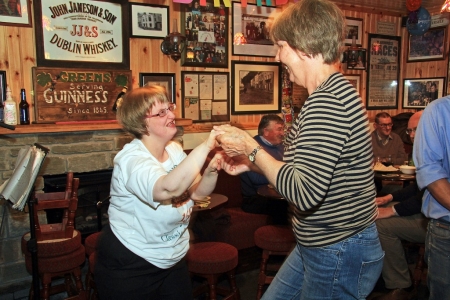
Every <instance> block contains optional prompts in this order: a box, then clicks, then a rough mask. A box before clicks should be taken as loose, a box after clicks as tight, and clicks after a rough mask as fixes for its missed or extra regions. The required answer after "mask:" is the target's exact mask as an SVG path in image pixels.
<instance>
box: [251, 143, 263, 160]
mask: <svg viewBox="0 0 450 300" xmlns="http://www.w3.org/2000/svg"><path fill="white" fill-rule="evenodd" d="M261 149H262V147H261V146H258V147H256V148H255V149H253V151H252V152H251V153H250V154H249V155H248V159H249V160H250V161H251V162H252V163H255V159H256V152H258V151H259V150H261Z"/></svg>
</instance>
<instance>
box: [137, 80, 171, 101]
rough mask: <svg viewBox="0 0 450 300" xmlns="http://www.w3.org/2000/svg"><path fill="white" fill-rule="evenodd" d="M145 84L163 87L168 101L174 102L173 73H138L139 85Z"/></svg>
mask: <svg viewBox="0 0 450 300" xmlns="http://www.w3.org/2000/svg"><path fill="white" fill-rule="evenodd" d="M147 84H151V85H160V86H163V87H165V88H166V91H167V96H168V97H169V101H170V102H172V103H176V96H175V91H176V90H175V73H139V86H140V87H143V86H145V85H147Z"/></svg>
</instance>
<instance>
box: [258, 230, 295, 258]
mask: <svg viewBox="0 0 450 300" xmlns="http://www.w3.org/2000/svg"><path fill="white" fill-rule="evenodd" d="M255 244H256V246H258V247H260V248H262V249H265V250H269V251H277V252H289V251H291V250H292V246H293V245H294V244H295V237H294V233H293V232H292V228H291V226H277V225H267V226H263V227H260V228H258V229H257V230H256V231H255Z"/></svg>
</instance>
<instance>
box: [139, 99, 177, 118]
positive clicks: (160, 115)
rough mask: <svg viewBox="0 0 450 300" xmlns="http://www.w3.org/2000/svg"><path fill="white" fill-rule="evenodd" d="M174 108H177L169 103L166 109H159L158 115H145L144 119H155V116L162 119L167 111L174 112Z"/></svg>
mask: <svg viewBox="0 0 450 300" xmlns="http://www.w3.org/2000/svg"><path fill="white" fill-rule="evenodd" d="M175 108H177V106H176V105H175V103H171V104H169V107H168V108H163V109H161V110H160V111H159V113H157V114H154V115H146V116H145V118H146V119H147V118H153V117H156V116H159V117H161V118H162V117H165V116H167V114H168V112H169V110H170V111H174V110H175Z"/></svg>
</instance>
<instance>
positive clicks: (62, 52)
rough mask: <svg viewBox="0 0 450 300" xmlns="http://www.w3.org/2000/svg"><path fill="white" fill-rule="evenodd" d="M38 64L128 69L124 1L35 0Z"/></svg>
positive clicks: (127, 39)
mask: <svg viewBox="0 0 450 300" xmlns="http://www.w3.org/2000/svg"><path fill="white" fill-rule="evenodd" d="M34 16H35V19H36V26H35V32H36V54H37V65H38V66H39V67H61V66H64V67H66V68H80V67H81V68H91V69H92V68H101V69H129V68H130V54H129V53H130V41H129V35H128V32H129V30H128V29H127V28H128V26H129V22H128V16H129V15H128V1H126V0H104V1H103V0H100V1H99V0H95V1H94V0H91V1H88V0H82V1H79V2H73V1H69V0H36V1H35V2H34Z"/></svg>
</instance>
